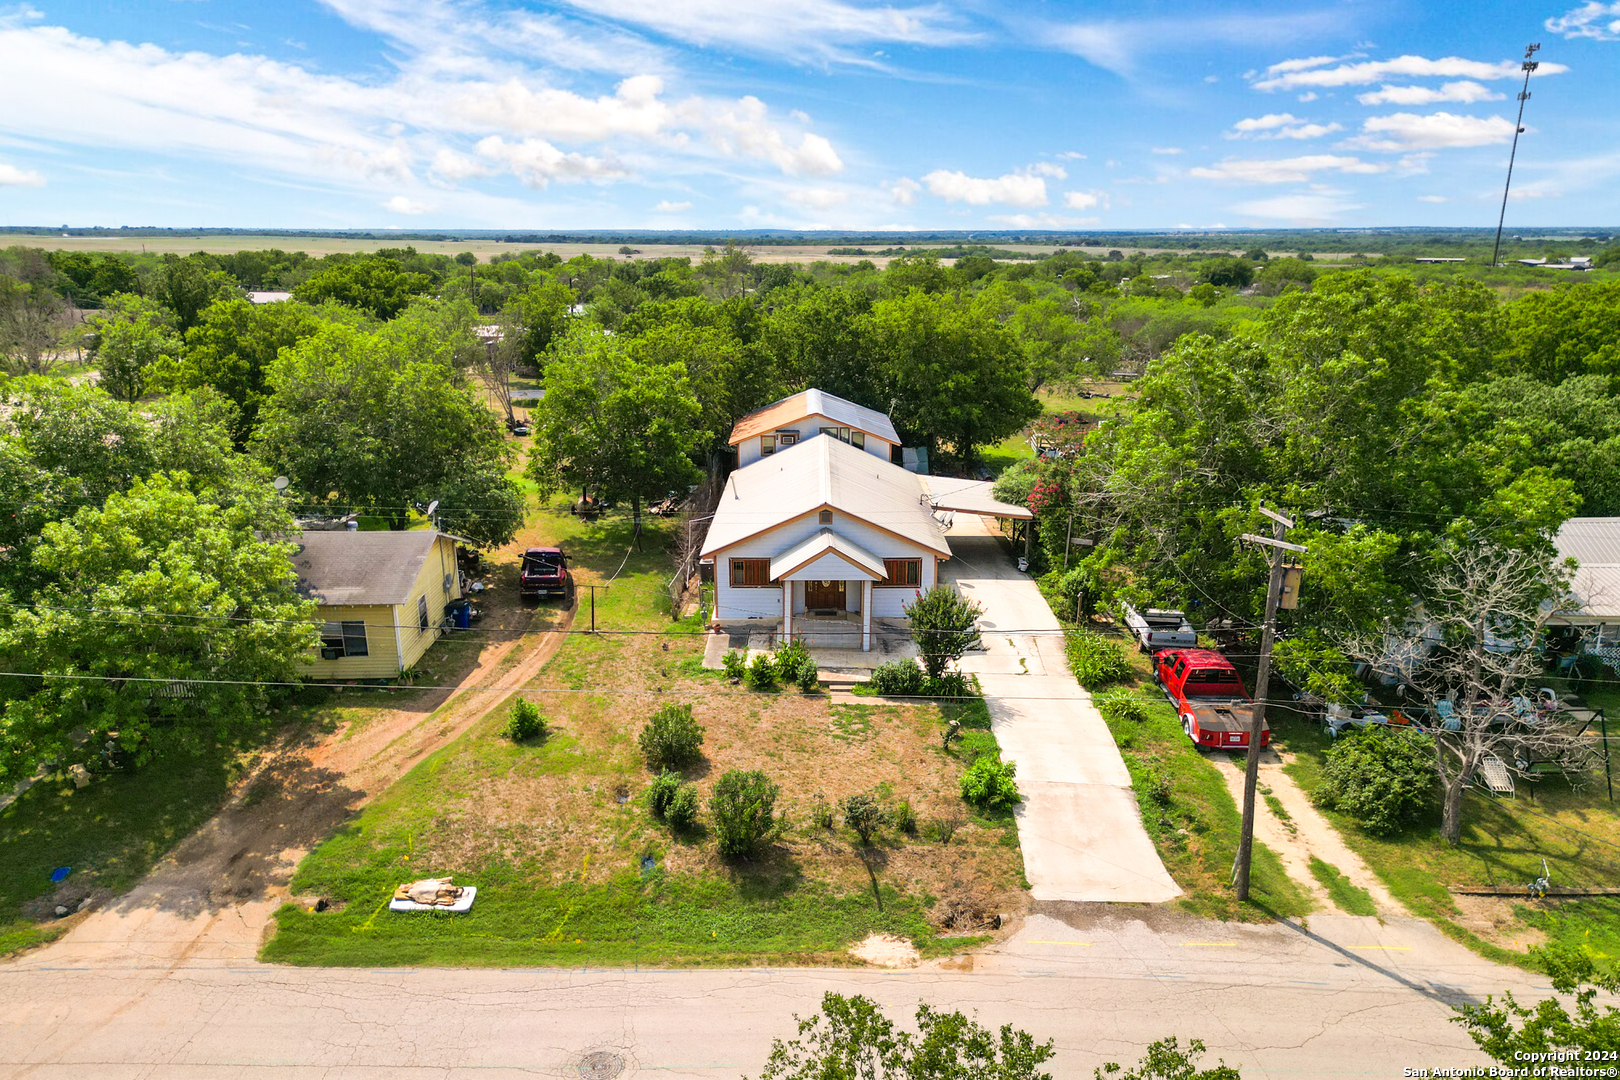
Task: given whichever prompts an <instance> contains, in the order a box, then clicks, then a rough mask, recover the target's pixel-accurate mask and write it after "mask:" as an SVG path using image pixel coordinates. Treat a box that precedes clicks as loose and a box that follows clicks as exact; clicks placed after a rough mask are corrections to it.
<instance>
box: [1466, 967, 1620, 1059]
mask: <svg viewBox="0 0 1620 1080" xmlns="http://www.w3.org/2000/svg"><path fill="white" fill-rule="evenodd" d="M1532 952H1533V953H1535V954H1536V957H1537V959H1539V960H1540V961H1541V966H1542V968H1543V970H1545V971H1546V972H1547V974H1548V975H1549V976H1550V977H1551V980H1552V985H1553V989H1554V990H1556V991H1558V993H1560V994H1564V995H1566V996H1573V997H1574V999H1575V1010H1574V1012H1573V1013H1571V1012H1570V1011H1569V1010H1568V1009H1567V1008H1566V1007H1565V1006H1564V1003H1563V1002H1562V1001H1560V1000H1559V999H1558V998H1556V997H1548V998H1543V999H1542V1000H1541V1001H1539V1002H1537V1003H1536V1004H1535V1005H1534V1006H1533V1007H1531V1006H1525V1005H1521V1004H1519V1002H1518V1000H1517V999H1516V998H1514V996H1513V994H1512V993H1511V992H1508V993H1505V994H1503V995H1502V1000H1501V1001H1500V1002H1498V1001H1497V1000H1496V998H1495V997H1492V996H1488V997H1486V999H1485V1003H1484V1004H1483V1005H1463V1006H1459V1007H1458V1009H1457V1011H1458V1012H1459V1013H1460V1014H1461V1015H1460V1016H1456V1017H1453V1018H1452V1022H1453V1023H1457V1024H1461V1025H1462V1026H1463V1027H1464V1028H1466V1029H1467V1030H1468V1035H1469V1037H1470V1038H1472V1039H1473V1040H1474V1045H1476V1046H1478V1047H1479V1048H1480V1049H1481V1050H1483V1051H1485V1053H1487V1054H1489V1055H1490V1056H1491V1058H1492V1060H1494V1061H1496V1062H1498V1063H1500V1064H1502V1065H1507V1066H1511V1067H1513V1068H1515V1069H1522V1068H1525V1066H1526V1063H1527V1062H1548V1061H1557V1060H1559V1059H1558V1058H1557V1057H1554V1056H1553V1055H1558V1054H1560V1053H1562V1054H1567V1055H1570V1056H1568V1057H1565V1058H1563V1060H1564V1061H1576V1060H1585V1058H1584V1054H1585V1052H1588V1051H1600V1052H1603V1053H1605V1054H1607V1055H1610V1056H1609V1057H1608V1058H1607V1060H1610V1061H1612V1060H1614V1058H1613V1056H1612V1055H1613V1054H1614V1053H1615V1052H1616V1051H1620V1009H1616V1008H1615V1007H1614V1006H1613V1005H1610V1004H1607V1003H1605V1004H1604V1005H1602V1006H1601V1007H1600V1006H1599V1005H1598V1004H1597V1000H1596V999H1597V995H1598V992H1599V991H1602V992H1603V993H1604V994H1605V995H1608V996H1611V997H1612V996H1613V995H1616V994H1620V975H1617V974H1616V973H1614V972H1612V971H1609V972H1599V971H1598V970H1597V967H1596V965H1594V964H1593V963H1592V959H1591V957H1589V956H1588V955H1587V954H1586V953H1585V952H1583V951H1582V950H1580V949H1575V948H1570V947H1568V946H1561V945H1556V944H1554V945H1549V946H1546V947H1544V948H1540V949H1534V950H1532Z"/></svg>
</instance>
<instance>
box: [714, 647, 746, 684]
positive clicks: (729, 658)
mask: <svg viewBox="0 0 1620 1080" xmlns="http://www.w3.org/2000/svg"><path fill="white" fill-rule="evenodd" d="M720 666H721V667H722V668H724V669H725V672H726V678H728V679H730V680H731V681H732V682H734V683H740V682H742V681H743V678H744V677H745V676H746V675H747V674H748V661H747V660H745V659H744V658H743V654H742V653H740V652H734V651H732V650H730V649H728V650H726V651H725V652H723V653H721V654H720Z"/></svg>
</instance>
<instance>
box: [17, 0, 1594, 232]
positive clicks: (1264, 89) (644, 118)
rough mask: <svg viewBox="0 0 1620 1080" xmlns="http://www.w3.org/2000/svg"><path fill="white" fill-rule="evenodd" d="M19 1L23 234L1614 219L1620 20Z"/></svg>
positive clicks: (1063, 5) (582, 0)
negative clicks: (1513, 152)
mask: <svg viewBox="0 0 1620 1080" xmlns="http://www.w3.org/2000/svg"><path fill="white" fill-rule="evenodd" d="M5 5H6V0H0V102H4V103H5V104H4V106H3V107H0V224H4V225H51V226H54V225H57V224H66V225H71V226H75V227H87V226H94V225H101V226H119V225H130V226H139V225H155V226H167V227H175V228H186V227H241V228H253V227H263V228H307V229H347V228H355V229H386V228H404V229H413V230H424V229H457V228H460V229H512V230H521V231H528V230H544V231H579V230H588V229H649V230H650V229H714V230H724V229H737V230H743V229H759V228H780V229H852V230H879V229H961V230H973V229H1029V230H1034V229H1065V230H1075V229H1092V230H1098V231H1102V230H1109V229H1155V228H1178V227H1191V228H1209V227H1226V228H1278V227H1320V226H1334V227H1357V226H1380V225H1382V226H1393V225H1418V226H1421V225H1434V226H1494V225H1495V223H1496V215H1497V212H1498V210H1499V209H1500V200H1501V190H1502V181H1503V177H1504V173H1505V170H1506V167H1507V163H1508V154H1509V144H1510V142H1511V140H1512V137H1513V129H1514V117H1515V115H1516V110H1517V108H1518V105H1519V102H1518V100H1517V96H1518V93H1519V91H1520V89H1521V86H1522V78H1523V75H1522V72H1521V70H1520V64H1521V62H1522V60H1523V58H1524V50H1525V47H1526V46H1527V45H1528V44H1530V43H1540V45H1541V51H1540V52H1539V53H1537V54H1536V59H1537V60H1538V61H1540V64H1541V66H1540V68H1539V69H1538V70H1537V71H1536V72H1535V74H1534V77H1533V78H1532V79H1531V80H1530V88H1531V95H1532V96H1531V99H1530V100H1529V101H1528V102H1527V103H1526V110H1525V119H1524V127H1525V132H1524V134H1523V135H1522V136H1521V138H1520V144H1519V151H1518V161H1517V165H1516V167H1515V174H1514V176H1515V185H1514V191H1513V201H1512V202H1511V204H1510V205H1509V207H1508V220H1509V222H1510V225H1512V226H1515V227H1518V228H1524V227H1527V226H1535V225H1541V226H1557V225H1563V226H1594V227H1597V226H1614V225H1616V224H1620V221H1617V218H1620V213H1617V210H1620V199H1617V198H1616V194H1615V193H1616V191H1617V190H1620V108H1617V107H1616V105H1615V103H1616V102H1620V2H1611V0H1422V2H1419V0H1250V2H1245V3H1232V2H1221V0H1198V2H1189V0H1133V2H1131V3H1123V2H1119V0H1114V2H1101V0H1069V2H1059V0H1050V2H1045V3H1042V2H1038V0H937V2H902V3H898V4H895V5H892V6H890V5H883V4H878V3H868V2H865V0H278V2H276V3H247V2H244V0H124V2H121V3H119V4H117V5H112V4H107V3H105V0H98V2H90V0H33V2H29V3H23V4H21V5H12V6H5Z"/></svg>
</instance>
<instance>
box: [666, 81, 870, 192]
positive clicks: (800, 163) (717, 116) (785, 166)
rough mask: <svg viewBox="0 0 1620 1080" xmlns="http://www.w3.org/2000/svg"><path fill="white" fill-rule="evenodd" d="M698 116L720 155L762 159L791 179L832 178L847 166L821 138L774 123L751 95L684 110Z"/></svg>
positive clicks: (762, 106)
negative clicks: (788, 129)
mask: <svg viewBox="0 0 1620 1080" xmlns="http://www.w3.org/2000/svg"><path fill="white" fill-rule="evenodd" d="M683 111H686V112H688V113H689V114H699V116H700V119H699V122H700V124H701V125H702V126H703V127H705V128H706V129H707V131H708V135H709V137H710V139H711V140H713V142H714V144H715V145H716V146H718V147H719V148H720V149H721V151H723V152H724V153H727V154H733V155H740V156H743V157H754V158H761V159H763V160H765V161H769V162H770V163H771V164H773V165H775V166H776V167H777V168H778V169H780V170H782V172H784V173H787V174H788V175H790V176H799V175H808V176H832V175H833V174H835V173H840V172H843V171H844V162H843V160H842V159H841V158H839V156H838V152H837V151H836V150H834V149H833V146H832V143H830V142H828V141H827V140H826V139H825V138H823V137H822V136H820V135H816V134H813V133H811V132H803V133H800V134H799V136H798V139H797V141H795V140H794V138H793V136H792V134H790V133H788V132H785V131H784V130H783V129H782V128H780V127H778V126H776V125H775V124H773V123H771V121H770V119H769V116H768V112H769V110H767V109H766V107H765V103H764V102H763V101H761V100H759V98H757V97H754V96H753V95H752V94H750V95H748V96H746V97H743V98H740V99H738V100H737V101H736V102H730V103H725V104H720V105H713V106H707V105H705V106H694V107H692V108H691V109H689V110H683Z"/></svg>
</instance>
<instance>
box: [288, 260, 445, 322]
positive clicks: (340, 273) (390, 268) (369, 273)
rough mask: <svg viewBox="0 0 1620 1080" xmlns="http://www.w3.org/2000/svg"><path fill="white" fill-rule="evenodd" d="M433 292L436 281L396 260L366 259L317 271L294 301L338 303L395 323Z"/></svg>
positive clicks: (331, 264)
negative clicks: (415, 299)
mask: <svg viewBox="0 0 1620 1080" xmlns="http://www.w3.org/2000/svg"><path fill="white" fill-rule="evenodd" d="M432 288H433V278H432V277H431V276H429V275H427V274H424V273H416V272H411V271H407V270H403V269H401V267H400V264H399V263H398V262H396V261H394V260H393V259H390V258H386V257H384V256H382V255H380V254H379V255H362V256H356V257H354V258H349V259H345V260H344V261H342V262H334V261H332V260H331V259H330V258H329V259H328V260H327V265H326V266H323V267H322V268H321V269H320V270H317V271H316V272H315V273H314V274H312V275H310V276H309V277H308V278H307V279H305V280H304V282H303V283H301V284H300V285H299V286H298V287H297V288H295V289H293V297H294V298H295V299H298V300H302V301H304V302H306V303H309V304H320V303H322V302H323V301H326V300H335V301H337V302H338V303H340V304H346V305H348V306H349V307H352V308H358V309H360V310H361V311H364V312H367V313H369V314H371V315H374V316H376V317H377V318H379V319H392V318H393V317H394V316H395V315H398V314H399V313H400V312H401V311H404V310H405V307H406V305H408V304H409V303H410V302H411V298H412V297H415V296H419V295H421V294H422V293H425V292H428V291H429V290H431V289H432Z"/></svg>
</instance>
